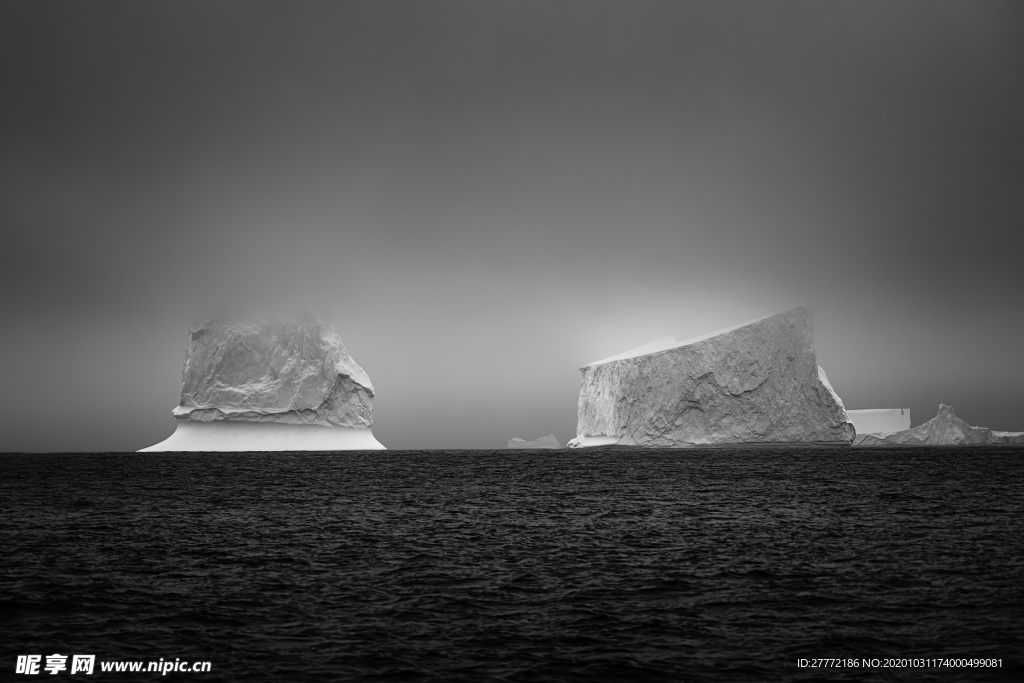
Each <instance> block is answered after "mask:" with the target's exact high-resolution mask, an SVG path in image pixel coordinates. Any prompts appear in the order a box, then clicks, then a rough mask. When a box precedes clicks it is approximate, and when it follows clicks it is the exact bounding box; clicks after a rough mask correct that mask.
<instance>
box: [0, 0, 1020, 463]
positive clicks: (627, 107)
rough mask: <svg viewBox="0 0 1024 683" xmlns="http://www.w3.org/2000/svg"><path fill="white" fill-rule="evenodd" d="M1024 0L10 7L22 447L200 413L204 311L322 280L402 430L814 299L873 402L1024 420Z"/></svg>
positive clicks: (535, 395) (327, 307)
mask: <svg viewBox="0 0 1024 683" xmlns="http://www.w3.org/2000/svg"><path fill="white" fill-rule="evenodd" d="M1022 121H1024V5H1021V3H1019V2H1013V1H1011V2H1006V3H997V2H983V1H980V0H969V1H964V2H958V3H950V2H940V1H938V0H923V1H921V2H911V1H905V2H899V3H892V2H870V1H866V0H856V1H852V2H846V3H843V2H828V3H822V2H816V1H808V2H771V3H765V2H759V1H751V2H722V1H720V0H715V1H714V2H652V3H648V2H638V1H636V0H630V1H628V2H626V1H622V2H616V3H607V2H593V1H591V0H587V1H580V2H493V3H488V2H479V1H473V2H468V1H467V2H426V3H424V2H380V1H374V2H363V3H333V2H332V3H328V2H324V3H313V2H304V3H298V2H278V3H255V2H248V1H247V2H218V3H207V2H194V3H190V2H153V3H129V2H122V3H78V2H48V3H35V2H5V3H2V4H0V226H2V230H3V244H4V246H3V248H2V249H0V278H2V282H0V314H2V317H3V320H4V325H3V334H2V335H0V358H2V360H0V363H2V365H0V372H2V376H3V378H4V381H3V385H4V390H3V392H2V394H0V402H2V403H0V415H2V430H0V449H2V450H135V449H138V448H141V447H144V446H148V445H151V444H153V443H156V442H157V441H160V440H162V439H163V438H165V437H166V436H168V435H169V434H170V433H171V431H173V428H174V422H173V418H172V417H171V413H170V411H171V408H172V407H173V406H174V405H175V404H176V403H177V398H178V390H179V389H180V381H181V363H182V360H183V359H184V353H185V344H186V335H187V332H188V326H189V325H190V324H196V323H198V322H199V321H200V320H201V319H202V318H204V317H205V316H207V315H210V314H214V313H217V312H219V311H235V310H241V309H245V308H246V307H250V306H256V307H263V308H267V307H285V308H291V307H307V306H308V307H312V308H314V309H316V310H318V311H319V312H320V313H321V314H322V315H323V316H324V318H326V319H327V320H328V321H329V322H330V323H331V324H332V325H333V326H334V327H335V329H337V331H338V332H339V334H340V335H341V337H342V339H343V340H344V342H345V344H346V346H347V348H348V350H349V352H350V353H351V354H352V356H353V357H354V358H355V359H356V361H357V362H358V363H359V364H360V365H362V366H363V367H364V368H365V369H366V371H367V372H368V373H369V375H370V377H371V378H372V380H373V382H374V384H375V385H376V388H377V401H376V409H375V425H374V433H375V435H376V436H377V438H378V439H379V440H380V441H381V442H382V443H383V444H384V445H385V446H387V447H389V448H417V447H421V448H445V447H453V448H489V447H503V446H504V445H505V443H506V441H507V440H508V439H509V438H511V437H513V436H518V437H521V438H524V439H533V438H536V437H538V436H540V435H543V434H547V433H549V432H554V433H555V435H556V436H557V437H558V439H559V440H560V441H562V442H563V443H564V442H565V441H566V440H567V439H569V438H571V437H572V436H574V435H575V425H576V398H577V392H578V388H579V370H578V368H579V367H581V366H582V365H584V364H586V363H589V362H591V361H593V360H596V359H598V358H603V357H606V356H609V355H612V354H614V353H618V352H620V351H623V350H626V349H628V348H632V347H634V346H638V345H640V344H643V343H646V342H648V341H651V340H653V339H656V338H659V337H664V336H667V335H671V334H675V335H679V338H684V337H689V336H695V335H698V334H702V333H705V332H708V331H711V330H714V329H718V328H721V327H725V326H728V325H731V324H734V323H737V322H741V321H743V320H747V319H749V318H754V317H757V316H760V315H765V314H769V313H774V312H778V311H782V310H785V309H788V308H791V307H792V306H796V305H800V304H806V305H809V306H811V307H812V308H813V310H814V316H815V336H816V348H817V352H818V359H819V362H820V363H821V364H822V365H823V366H824V367H825V369H826V371H827V372H828V374H829V378H830V379H831V380H832V384H833V385H834V386H835V388H836V391H837V392H838V393H839V395H840V396H841V397H842V398H843V400H844V401H845V403H846V405H847V407H848V408H885V407H909V408H911V411H912V413H911V414H912V417H913V423H914V424H919V423H920V422H923V421H924V420H926V419H928V418H930V417H932V416H934V414H935V410H936V408H937V406H938V403H939V401H944V402H946V403H949V404H951V405H953V406H954V407H955V409H956V411H957V414H958V415H959V416H960V417H963V418H964V419H966V420H967V421H968V422H970V423H972V424H977V425H981V426H987V427H992V428H995V429H1017V430H1024V409H1022V406H1024V363H1022V362H1021V353H1020V349H1021V348H1022V346H1024V316H1022V314H1021V313H1022V307H1021V303H1020V301H1021V293H1022V292H1024V268H1022V267H1021V262H1022V256H1024V250H1022V246H1024V236H1022V228H1024V133H1022V126H1021V122H1022Z"/></svg>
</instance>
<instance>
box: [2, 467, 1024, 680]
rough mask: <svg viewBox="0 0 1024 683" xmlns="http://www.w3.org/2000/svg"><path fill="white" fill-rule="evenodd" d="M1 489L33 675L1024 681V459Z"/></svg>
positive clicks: (124, 481) (203, 476) (207, 472)
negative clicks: (886, 663)
mask: <svg viewBox="0 0 1024 683" xmlns="http://www.w3.org/2000/svg"><path fill="white" fill-rule="evenodd" d="M0 469H2V471H3V472H4V476H3V477H2V478H0V540H2V542H3V544H4V547H5V548H8V549H16V552H9V553H8V554H7V555H6V557H5V560H4V563H3V565H2V569H0V595H2V598H0V599H2V609H0V643H3V652H2V653H0V668H2V669H3V670H5V671H8V672H10V671H12V670H13V666H14V657H15V655H17V654H30V653H37V654H44V655H48V654H51V653H54V652H58V653H63V654H74V653H78V654H96V655H97V658H98V660H101V661H102V660H131V659H137V660H146V661H149V660H157V659H159V658H161V657H162V658H165V659H174V658H175V657H180V658H182V659H188V660H207V661H210V662H212V671H211V673H209V674H203V675H202V676H201V677H200V676H199V675H198V674H188V675H186V674H173V673H172V674H169V675H167V676H166V677H165V678H166V680H169V681H171V680H180V681H186V680H187V681H196V680H200V678H201V680H203V681H236V680H246V681H284V680H295V681H335V680H350V681H372V680H388V681H391V680H410V681H438V682H440V681H467V682H469V681H474V682H475V681H640V680H655V681H657V680H662V681H679V680H687V681H723V682H726V681H736V680H822V679H826V680H850V681H853V680H865V679H869V680H914V681H952V680H957V681H963V680H975V681H988V680H993V681H997V680H1005V681H1010V680H1020V678H1021V677H1022V676H1024V559H1022V558H1024V537H1022V534H1021V533H1020V531H1021V528H1024V486H1022V484H1021V481H1022V480H1024V479H1022V477H1024V449H1018V448H1011V447H1006V448H969V449H960V448H915V449H887V450H885V451H878V450H874V451H865V450H859V449H849V448H843V449H763V450H746V451H743V450H738V451H733V450H727V449H722V450H714V451H702V450H692V451H686V452H680V451H605V452H600V451H591V452H582V453H580V452H550V451H547V452H524V451H516V452H515V453H510V452H508V451H434V452H424V451H405V452H399V451H388V452H386V453H334V454H166V455H161V456H138V455H130V454H102V455H91V456H80V455H71V454H64V455H17V454H4V455H0ZM802 657H804V658H813V657H857V658H864V657H878V658H885V657H923V658H935V657H970V658H980V657H991V658H1001V659H1002V660H1003V668H1001V669H958V670H956V671H950V670H944V671H943V670H936V669H914V670H889V671H884V672H883V671H872V672H870V674H869V673H868V672H865V671H864V670H863V669H846V670H831V671H828V672H821V671H818V672H810V671H807V670H801V669H798V668H797V666H796V662H797V660H798V658H802ZM118 676H119V674H108V676H107V677H109V678H110V679H111V680H113V679H115V678H117V677H118ZM120 677H121V679H122V680H123V679H124V674H120ZM97 678H98V679H104V676H97Z"/></svg>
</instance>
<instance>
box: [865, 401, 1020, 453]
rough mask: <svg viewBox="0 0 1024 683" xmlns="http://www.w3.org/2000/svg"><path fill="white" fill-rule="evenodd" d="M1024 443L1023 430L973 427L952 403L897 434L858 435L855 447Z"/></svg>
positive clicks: (940, 405) (943, 405)
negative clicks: (923, 421)
mask: <svg viewBox="0 0 1024 683" xmlns="http://www.w3.org/2000/svg"><path fill="white" fill-rule="evenodd" d="M1003 444H1005V445H1018V444H1020V445H1024V432H998V431H995V430H992V429H989V428H988V427H972V426H971V425H969V424H967V423H966V422H964V421H963V420H961V419H960V418H959V417H957V416H956V414H955V413H954V412H953V407H952V406H947V405H946V404H945V403H940V404H939V412H938V414H936V415H935V417H933V418H932V419H930V420H928V421H927V422H925V423H924V424H921V425H918V426H916V427H914V428H912V429H905V430H903V431H899V432H896V433H894V434H886V435H878V434H858V435H857V438H856V439H855V440H854V442H853V445H854V446H995V445H1003Z"/></svg>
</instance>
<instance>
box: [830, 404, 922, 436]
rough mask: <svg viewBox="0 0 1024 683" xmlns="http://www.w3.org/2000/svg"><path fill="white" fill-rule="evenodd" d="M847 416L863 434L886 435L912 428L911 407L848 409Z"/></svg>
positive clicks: (859, 433)
mask: <svg viewBox="0 0 1024 683" xmlns="http://www.w3.org/2000/svg"><path fill="white" fill-rule="evenodd" d="M846 417H847V419H848V420H849V421H850V423H851V424H852V425H853V427H854V429H856V430H857V436H860V435H861V434H874V435H875V436H884V435H886V434H895V433H896V432H902V431H903V430H905V429H910V408H868V409H865V410H847V411H846Z"/></svg>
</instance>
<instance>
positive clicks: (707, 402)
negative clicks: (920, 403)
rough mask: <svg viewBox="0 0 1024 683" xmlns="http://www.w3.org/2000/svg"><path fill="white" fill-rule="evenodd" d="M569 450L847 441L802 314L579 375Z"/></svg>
mask: <svg viewBox="0 0 1024 683" xmlns="http://www.w3.org/2000/svg"><path fill="white" fill-rule="evenodd" d="M581 372H582V373H583V377H582V380H581V384H580V397H579V404H578V407H577V427H576V429H577V435H578V436H577V437H576V438H575V439H573V440H572V441H570V442H569V446H570V447H586V446H612V445H617V446H642V447H670V448H671V447H674V448H685V447H693V446H724V445H754V444H849V443H850V442H851V441H852V440H853V437H854V428H853V425H851V424H850V423H849V421H848V420H847V417H846V410H845V408H844V407H843V403H842V401H841V400H840V399H839V397H838V396H837V395H836V393H835V391H833V389H832V387H831V385H830V384H829V382H828V377H826V376H825V373H824V371H823V370H821V368H819V367H818V365H817V358H816V356H815V353H814V341H813V332H812V328H811V317H810V313H809V311H808V310H807V309H806V308H804V307H799V308H794V309H792V310H790V311H786V312H785V313H779V314H777V315H771V316H766V317H763V318H758V319H756V320H753V321H751V322H748V323H744V324H742V325H737V326H734V327H730V328H727V329H725V330H720V331H719V332H716V333H711V334H709V335H703V336H701V337H696V338H694V339H690V340H687V341H684V342H677V341H675V340H674V339H673V338H665V339H661V340H658V341H656V342H652V343H651V344H648V345H646V346H642V347H639V348H638V349H634V350H633V351H627V352H625V353H622V354H618V355H616V356H612V357H610V358H606V359H604V360H602V361H597V362H595V363H591V364H590V365H587V366H585V367H583V368H581Z"/></svg>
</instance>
